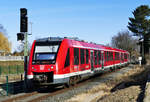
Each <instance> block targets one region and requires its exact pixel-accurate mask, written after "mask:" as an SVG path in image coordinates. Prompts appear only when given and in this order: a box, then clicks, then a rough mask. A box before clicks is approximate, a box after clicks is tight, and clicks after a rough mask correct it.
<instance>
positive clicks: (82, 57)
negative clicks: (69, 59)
mask: <svg viewBox="0 0 150 102" xmlns="http://www.w3.org/2000/svg"><path fill="white" fill-rule="evenodd" d="M84 55H85V54H84V49H80V62H81V64H84V63H85V57H84Z"/></svg>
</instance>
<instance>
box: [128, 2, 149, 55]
mask: <svg viewBox="0 0 150 102" xmlns="http://www.w3.org/2000/svg"><path fill="white" fill-rule="evenodd" d="M133 16H134V17H129V21H130V22H128V29H129V30H130V31H131V32H133V34H134V35H135V36H139V37H140V38H141V39H143V40H144V52H145V53H148V52H149V42H148V40H149V38H150V8H149V6H148V5H141V6H139V7H137V8H136V9H135V10H134V11H133Z"/></svg>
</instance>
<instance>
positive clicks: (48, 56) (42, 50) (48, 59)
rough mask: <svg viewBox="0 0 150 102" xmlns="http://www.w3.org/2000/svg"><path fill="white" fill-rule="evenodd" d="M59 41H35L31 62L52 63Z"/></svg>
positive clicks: (54, 60) (54, 59)
mask: <svg viewBox="0 0 150 102" xmlns="http://www.w3.org/2000/svg"><path fill="white" fill-rule="evenodd" d="M60 43H61V42H36V43H35V48H34V54H33V62H32V64H54V63H55V62H56V57H57V53H58V50H59V45H60Z"/></svg>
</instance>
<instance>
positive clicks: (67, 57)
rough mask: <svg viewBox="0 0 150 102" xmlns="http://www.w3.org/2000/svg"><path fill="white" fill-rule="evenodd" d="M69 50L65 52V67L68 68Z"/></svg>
mask: <svg viewBox="0 0 150 102" xmlns="http://www.w3.org/2000/svg"><path fill="white" fill-rule="evenodd" d="M69 52H70V51H69V49H68V51H67V56H66V61H65V67H68V66H69V65H70V55H69Z"/></svg>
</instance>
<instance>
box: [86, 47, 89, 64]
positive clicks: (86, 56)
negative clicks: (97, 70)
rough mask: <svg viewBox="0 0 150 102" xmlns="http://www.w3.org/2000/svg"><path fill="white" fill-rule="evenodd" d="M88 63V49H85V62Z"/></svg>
mask: <svg viewBox="0 0 150 102" xmlns="http://www.w3.org/2000/svg"><path fill="white" fill-rule="evenodd" d="M88 63H89V51H88V49H86V64H88Z"/></svg>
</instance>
